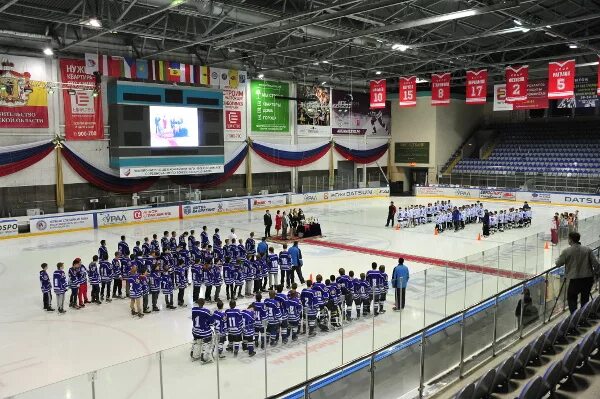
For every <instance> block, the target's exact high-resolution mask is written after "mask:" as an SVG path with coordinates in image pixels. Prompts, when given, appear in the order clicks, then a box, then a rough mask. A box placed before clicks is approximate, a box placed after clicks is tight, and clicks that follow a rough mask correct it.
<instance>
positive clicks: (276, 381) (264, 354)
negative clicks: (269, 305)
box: [231, 318, 341, 398]
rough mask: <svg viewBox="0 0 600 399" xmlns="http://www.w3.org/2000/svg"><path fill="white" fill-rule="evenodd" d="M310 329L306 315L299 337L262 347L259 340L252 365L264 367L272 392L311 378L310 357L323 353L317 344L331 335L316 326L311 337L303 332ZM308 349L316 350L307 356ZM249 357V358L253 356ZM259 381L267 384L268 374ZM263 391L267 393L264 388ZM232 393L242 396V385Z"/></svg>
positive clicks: (309, 350)
mask: <svg viewBox="0 0 600 399" xmlns="http://www.w3.org/2000/svg"><path fill="white" fill-rule="evenodd" d="M311 324H312V323H311ZM308 330H309V329H308V328H307V327H306V318H304V319H303V320H302V321H301V323H300V334H298V335H297V337H298V338H297V340H295V341H294V340H292V337H288V343H287V344H282V342H281V340H280V341H279V343H278V345H277V346H275V347H272V346H270V345H268V344H267V345H265V348H264V349H262V348H261V347H260V343H259V347H258V348H257V353H256V356H254V357H253V358H251V360H252V361H253V362H256V365H252V367H256V368H257V369H260V370H261V372H262V373H263V375H266V376H267V380H266V383H267V393H268V395H273V394H276V393H277V392H282V391H283V390H285V389H287V388H289V387H290V386H293V385H296V384H300V383H302V382H303V381H306V380H307V378H309V375H308V370H309V369H310V367H311V365H310V361H311V360H312V359H314V358H315V356H314V353H319V352H318V349H317V347H316V345H318V344H319V343H320V342H323V341H326V340H327V339H328V337H327V333H326V332H321V331H318V329H315V331H316V334H317V335H316V336H315V337H311V338H308V336H307V334H306V333H304V334H303V332H304V331H306V332H308ZM290 335H291V332H290ZM267 342H268V340H267ZM338 345H339V343H338ZM307 351H308V353H310V352H311V351H312V352H313V354H312V357H307V355H306V354H307ZM246 361H247V362H249V360H246ZM328 361H331V359H328ZM340 361H341V360H340ZM336 364H337V363H336ZM250 376H251V375H250ZM259 381H261V382H262V383H263V384H264V381H265V380H264V376H263V377H262V379H260V377H259ZM261 393H263V394H264V389H263V390H262V391H261ZM231 395H232V396H231V398H235V395H237V397H239V389H238V391H235V390H232V391H231Z"/></svg>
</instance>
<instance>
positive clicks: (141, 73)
mask: <svg viewBox="0 0 600 399" xmlns="http://www.w3.org/2000/svg"><path fill="white" fill-rule="evenodd" d="M135 76H136V77H137V78H138V79H144V80H146V79H148V76H149V74H148V61H147V60H136V62H135Z"/></svg>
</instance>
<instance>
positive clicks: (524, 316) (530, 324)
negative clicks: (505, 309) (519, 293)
mask: <svg viewBox="0 0 600 399" xmlns="http://www.w3.org/2000/svg"><path fill="white" fill-rule="evenodd" d="M525 286H526V288H525V290H526V291H525V298H524V299H523V300H522V301H520V302H521V303H522V304H521V306H522V308H521V306H517V309H515V314H516V315H518V316H520V319H521V323H522V324H523V335H527V334H529V333H530V332H532V331H534V330H535V329H537V328H539V327H540V326H541V325H542V324H543V322H544V302H545V300H546V278H545V277H544V276H542V277H537V278H535V279H534V280H532V281H529V282H527V284H526V285H525ZM523 303H524V305H523Z"/></svg>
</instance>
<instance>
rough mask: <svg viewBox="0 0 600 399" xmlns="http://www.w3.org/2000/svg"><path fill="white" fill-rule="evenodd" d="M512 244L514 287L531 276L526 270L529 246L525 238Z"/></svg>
mask: <svg viewBox="0 0 600 399" xmlns="http://www.w3.org/2000/svg"><path fill="white" fill-rule="evenodd" d="M512 244H513V245H512V282H513V284H512V285H514V284H518V283H519V281H522V280H526V279H527V278H528V277H529V274H528V273H527V270H526V268H527V264H526V253H527V246H526V240H525V238H521V239H520V240H516V241H513V243H512Z"/></svg>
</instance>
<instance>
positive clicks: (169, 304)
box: [160, 268, 177, 309]
mask: <svg viewBox="0 0 600 399" xmlns="http://www.w3.org/2000/svg"><path fill="white" fill-rule="evenodd" d="M172 272H173V269H171V268H169V269H167V271H163V272H162V275H161V278H160V288H161V291H162V293H163V295H164V296H165V306H166V308H167V309H177V306H173V279H172V278H171V275H170V274H169V273H172Z"/></svg>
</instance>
